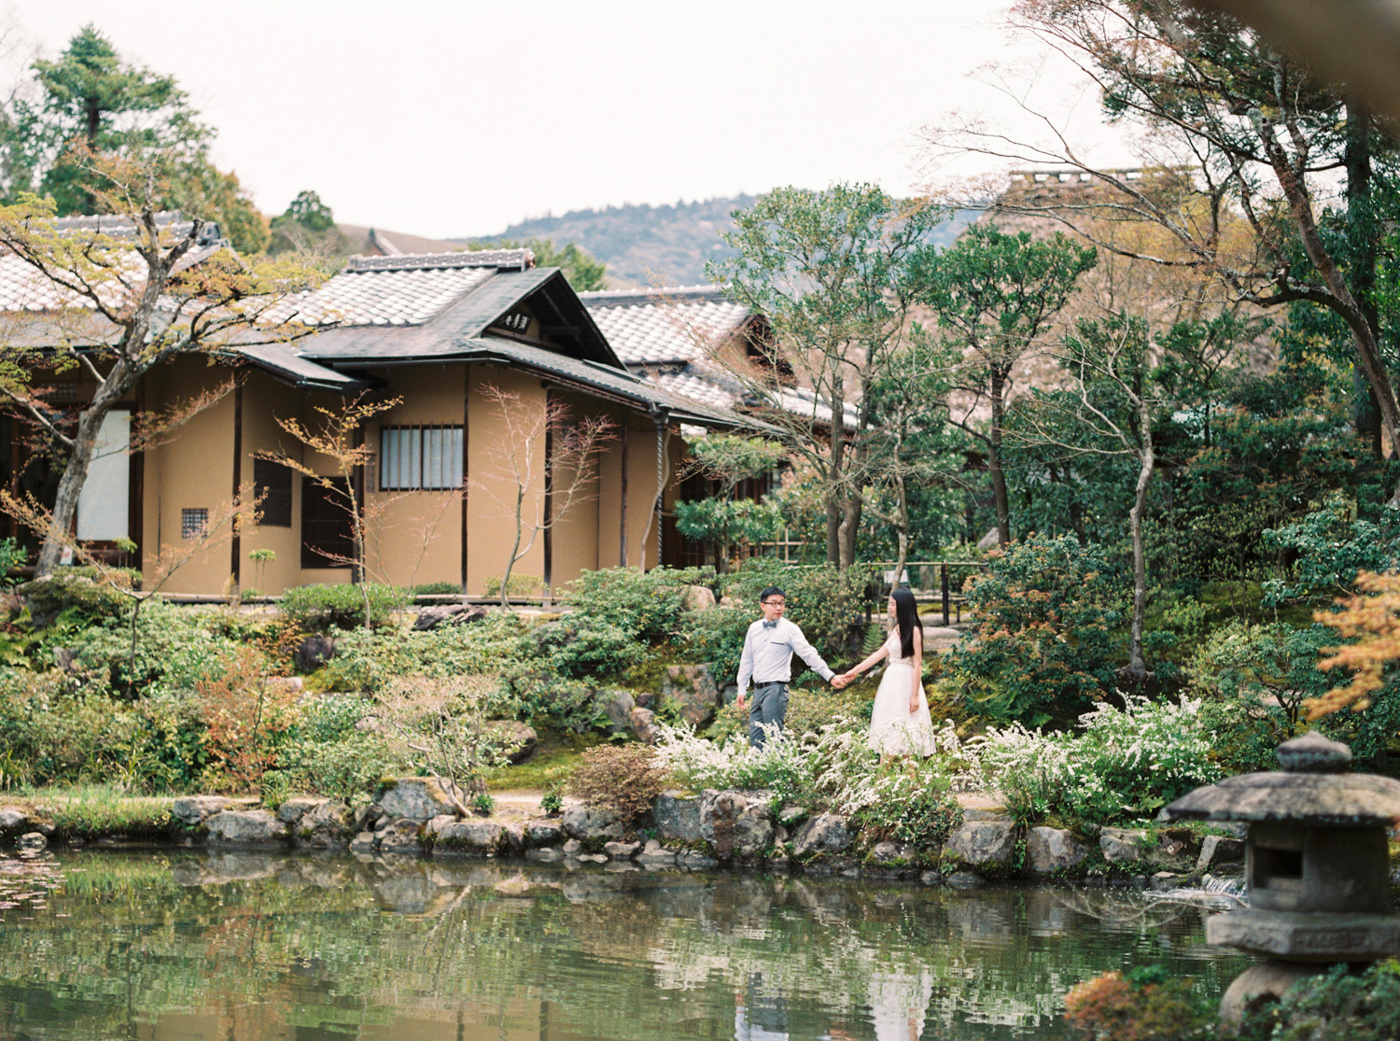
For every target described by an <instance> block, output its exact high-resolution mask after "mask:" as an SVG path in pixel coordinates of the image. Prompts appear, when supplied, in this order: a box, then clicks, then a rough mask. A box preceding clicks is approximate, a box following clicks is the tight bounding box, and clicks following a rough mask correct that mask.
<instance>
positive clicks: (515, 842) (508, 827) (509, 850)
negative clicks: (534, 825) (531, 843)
mask: <svg viewBox="0 0 1400 1041" xmlns="http://www.w3.org/2000/svg"><path fill="white" fill-rule="evenodd" d="M524 852H525V825H523V824H521V823H520V822H519V821H507V822H506V823H504V824H502V825H501V853H503V854H504V855H506V856H510V857H518V856H520V854H522V853H524Z"/></svg>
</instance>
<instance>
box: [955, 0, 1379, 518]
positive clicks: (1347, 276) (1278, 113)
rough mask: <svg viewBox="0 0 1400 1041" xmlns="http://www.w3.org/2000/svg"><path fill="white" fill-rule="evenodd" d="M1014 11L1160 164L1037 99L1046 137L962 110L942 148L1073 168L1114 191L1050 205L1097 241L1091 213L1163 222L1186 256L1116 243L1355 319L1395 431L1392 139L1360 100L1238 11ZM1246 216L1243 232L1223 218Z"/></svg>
mask: <svg viewBox="0 0 1400 1041" xmlns="http://www.w3.org/2000/svg"><path fill="white" fill-rule="evenodd" d="M1014 21H1015V23H1016V24H1017V26H1018V27H1019V28H1022V29H1025V30H1027V31H1029V32H1030V33H1032V34H1033V35H1035V36H1036V37H1038V38H1039V39H1041V40H1042V41H1044V42H1046V43H1048V44H1049V45H1050V46H1052V47H1054V48H1055V49H1057V50H1059V51H1060V53H1062V54H1063V55H1065V56H1066V57H1067V58H1068V59H1069V60H1070V61H1071V62H1072V63H1073V64H1074V65H1076V66H1077V67H1078V68H1079V69H1080V70H1081V71H1082V72H1083V73H1084V74H1085V75H1086V76H1087V77H1089V78H1090V80H1091V82H1093V83H1094V84H1095V85H1096V86H1097V87H1098V88H1099V89H1100V91H1101V92H1102V99H1103V105H1104V109H1105V112H1106V114H1107V115H1108V116H1109V117H1110V118H1112V119H1114V120H1116V121H1118V122H1120V123H1134V124H1136V125H1138V126H1141V127H1143V128H1144V129H1146V130H1147V131H1148V132H1149V135H1150V137H1149V140H1150V142H1151V144H1152V146H1153V147H1154V148H1156V149H1159V150H1160V155H1159V157H1158V158H1157V159H1156V161H1155V162H1154V164H1153V165H1154V166H1156V167H1157V168H1158V171H1159V175H1158V176H1156V177H1153V178H1149V179H1140V180H1135V179H1133V178H1130V177H1127V176H1120V175H1118V174H1117V173H1115V172H1113V171H1107V170H1103V169H1100V168H1098V167H1096V166H1095V165H1093V164H1092V163H1091V162H1089V161H1088V160H1087V159H1085V158H1083V157H1082V156H1081V155H1080V153H1079V152H1077V151H1076V149H1075V148H1074V146H1073V144H1072V143H1070V142H1069V141H1067V140H1066V139H1065V137H1064V136H1063V134H1061V133H1060V132H1058V131H1056V130H1055V128H1054V126H1053V121H1052V120H1049V119H1048V118H1047V117H1045V116H1044V115H1043V114H1041V113H1032V114H1033V115H1035V116H1036V117H1037V118H1039V119H1041V120H1042V121H1043V122H1044V124H1046V125H1049V126H1050V128H1051V138H1050V140H1049V141H1048V143H1041V142H1034V141H1026V140H1020V139H1016V138H1012V137H1010V136H1009V135H1008V134H1007V133H1005V132H1004V131H1003V130H1002V129H1001V128H999V127H998V128H992V127H987V126H983V125H980V124H977V123H962V124H957V125H949V126H943V127H937V128H931V129H930V130H929V132H928V136H929V140H930V142H931V143H932V144H933V145H934V146H935V148H936V149H938V150H955V151H963V150H971V151H975V152H980V153H983V154H988V155H995V156H999V157H1003V158H1009V159H1014V160H1016V161H1020V162H1028V163H1034V164H1038V165H1044V164H1046V163H1054V164H1056V165H1059V166H1061V167H1066V168H1069V169H1073V170H1075V171H1078V172H1080V173H1082V174H1083V175H1085V176H1087V177H1090V178H1092V179H1093V180H1094V182H1095V184H1096V185H1098V186H1099V187H1100V188H1101V189H1102V192H1103V200H1102V201H1101V202H1100V204H1099V205H1098V206H1096V207H1092V208H1090V207H1084V206H1083V205H1082V204H1079V205H1058V206H1057V205H1054V204H1052V205H1051V210H1052V211H1053V212H1054V214H1055V216H1057V217H1058V219H1060V220H1061V221H1063V222H1064V223H1065V224H1066V225H1067V226H1069V227H1071V228H1073V229H1074V230H1075V231H1076V232H1078V233H1079V234H1081V235H1085V236H1086V237H1088V238H1089V239H1090V240H1091V241H1096V242H1098V240H1097V239H1095V238H1094V236H1093V233H1092V229H1091V228H1089V227H1088V226H1087V225H1088V224H1089V223H1090V222H1091V220H1092V219H1093V218H1096V217H1102V216H1104V215H1105V214H1113V215H1116V216H1117V217H1118V218H1119V219H1120V220H1125V221H1142V222H1148V223H1152V224H1156V225H1158V226H1159V227H1161V228H1164V229H1166V230H1167V231H1168V232H1169V233H1170V234H1171V235H1172V236H1173V237H1174V238H1175V239H1176V240H1177V243H1178V245H1179V247H1180V255H1179V256H1165V255H1162V254H1159V253H1154V252H1149V251H1134V250H1126V251H1125V250H1123V248H1122V247H1121V246H1120V247H1117V248H1118V249H1119V250H1120V251H1122V252H1123V255H1125V256H1130V257H1132V258H1134V259H1138V260H1142V261H1145V262H1148V263H1153V264H1159V265H1170V266H1185V267H1188V268H1191V269H1194V270H1196V271H1200V272H1206V273H1209V274H1210V275H1211V276H1213V277H1214V278H1216V279H1218V280H1219V281H1220V282H1221V284H1223V285H1224V286H1226V287H1227V288H1228V289H1229V291H1230V292H1231V293H1232V294H1233V295H1234V296H1235V298H1236V299H1238V300H1240V301H1245V302H1249V303H1252V304H1255V305H1257V306H1260V307H1274V306H1281V305H1292V304H1305V303H1306V304H1311V305H1314V306H1318V307H1323V308H1326V309H1328V310H1329V311H1331V312H1332V313H1334V314H1335V315H1337V316H1338V317H1339V318H1340V319H1341V320H1342V321H1343V322H1344V323H1345V325H1346V327H1347V329H1348V331H1349V333H1350V336H1351V339H1352V345H1353V353H1354V357H1355V360H1356V364H1357V368H1358V370H1359V371H1360V372H1361V373H1362V374H1364V378H1365V382H1366V386H1367V388H1368V389H1369V393H1370V395H1371V396H1372V397H1373V399H1374V404H1375V408H1376V409H1377V410H1378V414H1379V424H1380V427H1381V429H1382V430H1383V431H1384V434H1385V435H1386V437H1387V439H1388V440H1389V441H1390V443H1391V444H1392V445H1396V444H1400V401H1397V398H1396V394H1395V389H1394V386H1393V383H1392V381H1391V378H1390V375H1389V373H1388V371H1387V369H1386V365H1385V361H1384V356H1383V353H1382V351H1381V349H1380V346H1379V340H1378V334H1377V318H1376V311H1375V307H1374V301H1373V299H1371V289H1372V286H1373V284H1374V281H1375V278H1376V273H1377V270H1378V265H1379V263H1380V250H1379V248H1378V242H1379V236H1380V235H1381V232H1382V225H1381V222H1378V221H1375V220H1371V219H1369V216H1368V210H1369V208H1370V204H1371V202H1372V201H1373V200H1374V199H1375V198H1377V197H1378V195H1379V194H1381V193H1382V185H1380V184H1378V183H1377V179H1376V178H1375V177H1374V174H1375V163H1374V156H1375V155H1376V154H1377V152H1378V150H1381V151H1383V150H1384V149H1385V147H1386V146H1383V145H1381V144H1380V140H1381V139H1380V135H1379V133H1378V130H1377V127H1376V125H1375V123H1374V120H1373V119H1372V117H1371V116H1370V114H1369V113H1368V112H1367V110H1366V109H1365V107H1364V106H1362V105H1358V104H1355V103H1353V102H1352V101H1351V100H1350V99H1349V98H1348V97H1347V96H1346V95H1345V93H1344V92H1342V91H1340V90H1337V89H1335V88H1333V87H1331V86H1330V85H1328V84H1326V83H1323V82H1321V81H1319V80H1318V79H1317V78H1315V77H1313V76H1311V75H1310V74H1309V72H1308V70H1307V69H1305V68H1304V67H1302V66H1300V65H1299V64H1298V63H1297V62H1295V61H1293V60H1292V59H1290V58H1288V57H1287V56H1285V55H1283V54H1281V53H1280V52H1279V51H1278V50H1276V49H1275V48H1274V47H1273V46H1272V45H1271V44H1269V43H1268V42H1266V41H1264V40H1262V39H1260V38H1259V37H1258V36H1257V35H1256V34H1255V33H1254V32H1252V31H1251V30H1249V29H1247V28H1245V27H1243V26H1241V25H1240V24H1239V23H1238V22H1236V21H1234V20H1233V19H1231V18H1229V17H1226V16H1223V15H1217V14H1211V13H1206V12H1203V11H1200V10H1198V9H1196V8H1193V7H1189V6H1188V5H1187V4H1185V3H1184V2H1180V0H1020V2H1019V3H1017V4H1016V5H1015V8H1014ZM1337 171H1342V172H1343V173H1344V174H1345V182H1344V189H1343V192H1344V195H1345V198H1346V203H1347V208H1346V214H1347V220H1346V222H1345V223H1346V224H1347V227H1346V229H1345V230H1346V237H1345V239H1344V241H1343V242H1342V243H1341V244H1339V243H1338V242H1337V241H1336V240H1335V239H1331V238H1329V235H1328V234H1327V233H1326V221H1325V220H1324V219H1323V217H1324V214H1322V213H1320V212H1319V208H1318V205H1317V203H1316V199H1317V198H1318V197H1319V194H1320V193H1321V192H1322V191H1323V190H1324V189H1323V179H1325V178H1330V177H1332V176H1334V174H1335V172H1337ZM1041 212H1045V211H1044V209H1042V210H1041ZM1236 217H1238V218H1242V220H1241V221H1239V222H1238V223H1240V224H1242V226H1243V229H1244V230H1247V232H1248V234H1243V235H1231V234H1228V233H1227V232H1228V231H1229V230H1230V226H1231V224H1232V223H1235V222H1234V218H1236ZM1098 244H1100V245H1102V246H1104V247H1105V248H1115V247H1114V246H1113V245H1112V244H1111V243H1105V242H1099V243H1098ZM1376 447H1377V449H1379V447H1380V446H1379V440H1378V439H1377V444H1376ZM1395 494H1396V495H1397V496H1400V486H1397V488H1396V489H1395Z"/></svg>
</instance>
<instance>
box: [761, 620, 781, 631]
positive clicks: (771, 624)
mask: <svg viewBox="0 0 1400 1041" xmlns="http://www.w3.org/2000/svg"><path fill="white" fill-rule="evenodd" d="M763 628H765V629H776V628H778V620H777V619H776V618H775V619H773V620H772V621H771V622H764V623H763Z"/></svg>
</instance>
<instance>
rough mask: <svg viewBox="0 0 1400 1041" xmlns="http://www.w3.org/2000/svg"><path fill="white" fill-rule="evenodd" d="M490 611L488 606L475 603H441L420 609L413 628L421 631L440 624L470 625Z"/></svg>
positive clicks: (434, 627)
mask: <svg viewBox="0 0 1400 1041" xmlns="http://www.w3.org/2000/svg"><path fill="white" fill-rule="evenodd" d="M489 613H490V612H489V611H487V610H486V608H484V607H479V606H477V605H475V604H439V605H436V606H433V607H425V608H423V610H421V611H419V612H418V617H417V618H415V619H414V620H413V628H414V629H415V630H417V631H420V632H421V631H422V630H424V629H436V628H438V627H439V626H446V625H468V624H470V623H471V622H479V621H481V620H482V619H483V618H485V617H486V616H487V615H488V614H489Z"/></svg>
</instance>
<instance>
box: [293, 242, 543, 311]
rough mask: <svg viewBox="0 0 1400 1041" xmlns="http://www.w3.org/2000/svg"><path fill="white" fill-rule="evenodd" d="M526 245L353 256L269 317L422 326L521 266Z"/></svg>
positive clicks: (525, 257) (526, 256) (522, 265)
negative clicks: (500, 273)
mask: <svg viewBox="0 0 1400 1041" xmlns="http://www.w3.org/2000/svg"><path fill="white" fill-rule="evenodd" d="M528 256H529V254H528V251H526V250H489V251H482V252H479V253H436V254H431V255H415V254H409V255H402V256H392V257H351V258H350V263H349V264H347V265H346V266H345V268H344V270H342V271H340V272H339V273H338V274H335V275H333V276H331V277H330V278H329V279H327V280H326V282H325V283H324V284H323V285H321V286H320V287H318V288H316V289H314V290H312V291H310V292H309V293H299V294H297V295H296V296H293V297H288V298H287V299H286V300H284V301H283V302H282V303H281V304H279V305H278V306H277V307H276V308H274V309H273V311H272V312H271V313H270V315H269V318H270V319H271V320H272V321H286V320H287V319H288V318H290V317H291V316H292V315H296V317H297V319H298V320H299V321H302V322H305V323H306V324H308V325H338V326H354V325H369V326H394V325H422V324H423V323H425V322H427V321H429V320H430V319H432V318H433V317H435V316H436V315H438V314H440V313H441V312H442V311H443V310H445V309H446V308H447V307H448V306H450V305H451V304H453V303H454V302H455V301H457V300H458V299H460V298H461V297H463V296H465V295H467V294H468V293H470V292H472V291H473V290H474V289H476V288H477V287H478V286H481V285H483V284H484V283H486V282H487V281H488V280H490V278H491V277H492V276H493V275H494V274H496V272H497V271H498V270H500V269H507V270H524V269H525V267H526V262H527V258H528Z"/></svg>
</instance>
